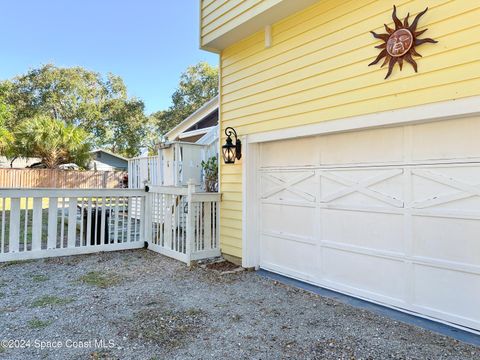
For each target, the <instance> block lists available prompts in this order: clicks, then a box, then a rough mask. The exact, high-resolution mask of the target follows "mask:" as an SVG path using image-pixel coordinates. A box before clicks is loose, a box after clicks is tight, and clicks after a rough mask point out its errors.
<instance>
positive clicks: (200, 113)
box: [165, 95, 219, 140]
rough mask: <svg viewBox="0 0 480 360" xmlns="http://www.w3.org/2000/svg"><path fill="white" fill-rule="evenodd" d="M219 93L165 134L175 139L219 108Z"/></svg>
mask: <svg viewBox="0 0 480 360" xmlns="http://www.w3.org/2000/svg"><path fill="white" fill-rule="evenodd" d="M218 104H219V102H218V95H217V96H215V97H214V98H213V99H211V100H209V101H207V102H206V103H205V104H203V105H202V106H201V107H200V109H198V110H197V111H195V112H194V113H193V114H191V115H190V116H188V117H187V118H186V119H185V120H183V121H182V122H181V123H180V124H178V125H177V126H175V127H174V128H173V129H172V130H170V131H169V132H168V133H167V134H166V135H165V136H166V137H167V139H169V140H174V139H176V138H177V137H179V136H180V134H181V133H183V132H184V131H185V130H187V129H188V128H190V127H191V126H193V125H195V124H196V123H197V122H199V121H201V120H203V119H204V118H205V117H206V116H208V115H209V114H211V113H212V112H214V111H215V110H217V109H218Z"/></svg>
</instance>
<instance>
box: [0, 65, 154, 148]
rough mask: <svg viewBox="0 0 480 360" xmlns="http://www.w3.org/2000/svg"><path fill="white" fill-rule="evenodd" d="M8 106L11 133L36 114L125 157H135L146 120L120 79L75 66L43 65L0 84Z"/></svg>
mask: <svg viewBox="0 0 480 360" xmlns="http://www.w3.org/2000/svg"><path fill="white" fill-rule="evenodd" d="M2 94H3V96H4V98H5V99H6V102H7V104H8V105H10V106H11V107H12V108H13V113H12V120H11V121H10V122H9V124H8V126H9V128H10V130H13V129H15V128H16V127H17V126H19V125H21V124H22V123H23V122H25V121H28V120H30V119H33V118H35V117H37V116H48V117H50V118H53V119H56V120H61V121H63V122H65V123H66V124H68V125H76V126H79V127H81V128H83V129H84V130H85V131H87V132H88V133H90V134H91V135H92V142H93V145H94V146H96V147H103V148H107V149H110V150H111V151H117V152H120V153H121V154H123V155H126V156H135V155H138V152H139V148H140V147H141V145H142V142H143V137H144V133H143V132H142V131H139V129H142V128H143V127H144V126H145V124H146V122H147V118H146V117H145V115H144V113H143V108H144V105H143V102H142V101H141V100H138V99H136V98H129V97H128V95H127V88H126V86H125V84H124V82H123V80H122V79H121V78H120V77H118V76H116V75H113V74H108V75H107V76H106V77H103V76H102V75H101V74H99V73H97V72H93V71H89V70H86V69H83V68H81V67H72V68H59V67H56V66H54V65H51V64H49V65H44V66H42V67H40V68H38V69H33V70H30V71H28V72H27V73H26V74H24V75H20V76H17V77H15V78H14V79H12V80H9V81H4V82H3V83H2V84H0V96H2Z"/></svg>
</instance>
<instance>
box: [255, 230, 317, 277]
mask: <svg viewBox="0 0 480 360" xmlns="http://www.w3.org/2000/svg"><path fill="white" fill-rule="evenodd" d="M260 252H261V259H262V260H261V264H260V265H261V266H262V267H264V268H267V269H272V270H274V271H279V272H281V273H283V274H285V275H290V276H294V277H296V278H299V279H302V280H307V281H309V280H311V279H314V278H315V275H316V268H317V264H318V256H317V252H316V251H315V245H311V244H307V243H304V242H300V241H294V240H290V239H286V238H280V237H274V236H269V235H266V234H263V235H262V244H261V249H260Z"/></svg>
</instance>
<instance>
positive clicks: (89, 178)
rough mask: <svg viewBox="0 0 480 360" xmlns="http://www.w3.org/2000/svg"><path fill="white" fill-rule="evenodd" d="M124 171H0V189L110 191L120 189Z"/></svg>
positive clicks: (124, 174)
mask: <svg viewBox="0 0 480 360" xmlns="http://www.w3.org/2000/svg"><path fill="white" fill-rule="evenodd" d="M126 175H127V173H126V172H124V171H79V170H60V169H0V188H57V189H79V188H80V189H112V188H121V187H122V184H123V180H124V177H125V176H126Z"/></svg>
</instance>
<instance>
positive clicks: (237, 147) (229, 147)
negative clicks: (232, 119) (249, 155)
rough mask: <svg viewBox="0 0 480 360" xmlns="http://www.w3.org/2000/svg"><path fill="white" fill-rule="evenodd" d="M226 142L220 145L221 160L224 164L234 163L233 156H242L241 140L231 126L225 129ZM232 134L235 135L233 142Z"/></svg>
mask: <svg viewBox="0 0 480 360" xmlns="http://www.w3.org/2000/svg"><path fill="white" fill-rule="evenodd" d="M225 135H227V142H226V143H225V145H223V146H222V154H223V161H224V162H225V164H235V158H237V160H240V159H241V158H242V142H241V141H240V140H239V139H238V137H237V132H236V131H235V129H233V128H231V127H227V128H226V129H225ZM232 135H234V136H235V144H234V143H233V141H232Z"/></svg>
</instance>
